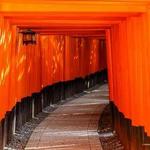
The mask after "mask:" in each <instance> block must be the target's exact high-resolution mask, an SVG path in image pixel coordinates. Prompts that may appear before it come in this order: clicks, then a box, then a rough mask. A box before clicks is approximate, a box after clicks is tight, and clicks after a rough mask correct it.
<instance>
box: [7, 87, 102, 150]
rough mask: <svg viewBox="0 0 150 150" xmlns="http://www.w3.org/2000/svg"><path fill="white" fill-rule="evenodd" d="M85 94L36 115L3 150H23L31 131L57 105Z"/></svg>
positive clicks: (77, 95) (78, 95)
mask: <svg viewBox="0 0 150 150" xmlns="http://www.w3.org/2000/svg"><path fill="white" fill-rule="evenodd" d="M99 86H100V85H96V86H95V87H93V88H91V89H88V90H87V91H90V90H93V89H97V88H98V87H99ZM84 94H86V92H83V93H80V94H76V95H74V96H72V97H70V98H67V99H66V100H64V101H61V102H59V103H58V104H56V105H53V106H48V107H46V108H45V109H44V110H43V112H41V113H40V114H38V115H37V116H36V118H34V119H32V120H31V121H29V122H27V123H26V124H25V125H24V126H23V127H22V128H20V129H19V130H18V131H16V134H15V135H14V136H13V137H12V139H11V141H10V143H9V144H8V145H6V147H5V150H24V149H25V146H26V144H27V142H28V140H29V138H30V136H31V134H32V132H33V130H34V129H35V128H36V127H37V126H38V125H39V124H40V123H41V122H42V121H43V120H44V119H45V118H46V117H47V116H48V115H49V114H50V113H51V112H53V111H54V110H55V109H57V107H59V105H63V104H65V103H67V102H68V101H71V100H74V99H75V98H78V97H80V96H83V95H84Z"/></svg>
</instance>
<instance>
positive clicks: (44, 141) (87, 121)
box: [25, 85, 109, 150]
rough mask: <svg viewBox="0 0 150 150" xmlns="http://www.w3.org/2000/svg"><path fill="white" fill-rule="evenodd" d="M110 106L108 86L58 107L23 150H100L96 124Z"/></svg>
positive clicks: (88, 92) (34, 133)
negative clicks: (108, 105)
mask: <svg viewBox="0 0 150 150" xmlns="http://www.w3.org/2000/svg"><path fill="white" fill-rule="evenodd" d="M108 103H109V100H108V87H107V85H103V86H100V87H99V88H98V89H96V90H93V91H87V94H85V95H84V96H81V97H79V98H76V99H74V100H72V101H70V102H68V103H66V104H64V105H60V106H59V107H58V108H57V109H56V110H55V111H54V112H52V113H50V115H49V116H48V117H47V118H46V119H45V120H44V121H43V122H42V123H41V124H39V125H38V126H37V127H36V129H35V130H34V132H33V133H32V135H31V137H30V139H29V141H28V143H27V146H26V148H25V149H26V150H102V147H101V143H100V140H99V135H98V132H97V129H98V122H99V118H100V115H101V113H102V112H103V110H104V108H105V106H106V105H107V104H108Z"/></svg>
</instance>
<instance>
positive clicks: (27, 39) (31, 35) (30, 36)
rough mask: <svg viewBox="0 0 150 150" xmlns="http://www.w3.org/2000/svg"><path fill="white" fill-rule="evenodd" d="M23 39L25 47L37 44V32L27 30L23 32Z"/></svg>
mask: <svg viewBox="0 0 150 150" xmlns="http://www.w3.org/2000/svg"><path fill="white" fill-rule="evenodd" d="M21 33H22V35H23V37H22V41H23V45H28V44H32V45H33V44H36V32H34V31H32V30H31V29H27V30H24V31H22V32H21Z"/></svg>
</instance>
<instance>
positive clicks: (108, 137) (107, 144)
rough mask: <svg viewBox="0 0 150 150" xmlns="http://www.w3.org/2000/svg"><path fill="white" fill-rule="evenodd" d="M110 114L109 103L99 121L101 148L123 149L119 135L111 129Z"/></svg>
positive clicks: (109, 149)
mask: <svg viewBox="0 0 150 150" xmlns="http://www.w3.org/2000/svg"><path fill="white" fill-rule="evenodd" d="M112 125H113V123H112V115H111V108H110V105H108V106H106V108H105V110H104V112H103V114H102V116H101V119H100V121H99V129H98V132H99V136H100V141H101V144H102V147H103V150H124V146H123V145H122V144H121V141H120V140H119V137H118V135H117V133H116V132H115V131H113V126H112Z"/></svg>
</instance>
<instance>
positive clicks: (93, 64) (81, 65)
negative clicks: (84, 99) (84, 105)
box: [0, 0, 150, 136]
mask: <svg viewBox="0 0 150 150" xmlns="http://www.w3.org/2000/svg"><path fill="white" fill-rule="evenodd" d="M149 4H150V2H149V0H126V1H123V0H87V1H85V0H80V1H79V0H70V1H69V0H55V1H53V0H1V1H0V119H1V120H2V119H3V118H5V114H6V112H8V111H11V110H12V109H13V107H14V106H15V105H16V103H17V102H20V101H21V100H22V98H24V97H27V96H31V95H32V94H33V93H37V92H40V91H41V90H42V89H43V88H44V87H46V86H48V85H52V84H55V83H57V82H65V81H70V80H74V79H75V78H78V77H81V78H84V77H85V76H87V75H90V74H94V73H96V72H98V71H101V70H104V69H106V68H107V69H108V80H109V91H110V101H112V102H113V103H114V104H115V105H116V106H117V108H118V110H119V111H120V112H121V113H123V114H124V116H125V118H128V119H130V120H131V121H132V125H133V126H142V127H144V130H145V132H146V133H147V135H149V136H150V117H149V114H150V102H149V100H150V60H149V59H150V45H149V43H150V8H149V6H150V5H149ZM23 29H32V30H33V31H35V32H36V33H37V35H36V41H37V43H36V44H35V45H30V44H29V45H24V44H23V43H22V34H20V31H21V30H23ZM104 40H106V53H105V46H104V45H103V44H102V43H103V42H104ZM102 41H103V42H102ZM105 55H107V63H106V60H105Z"/></svg>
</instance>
